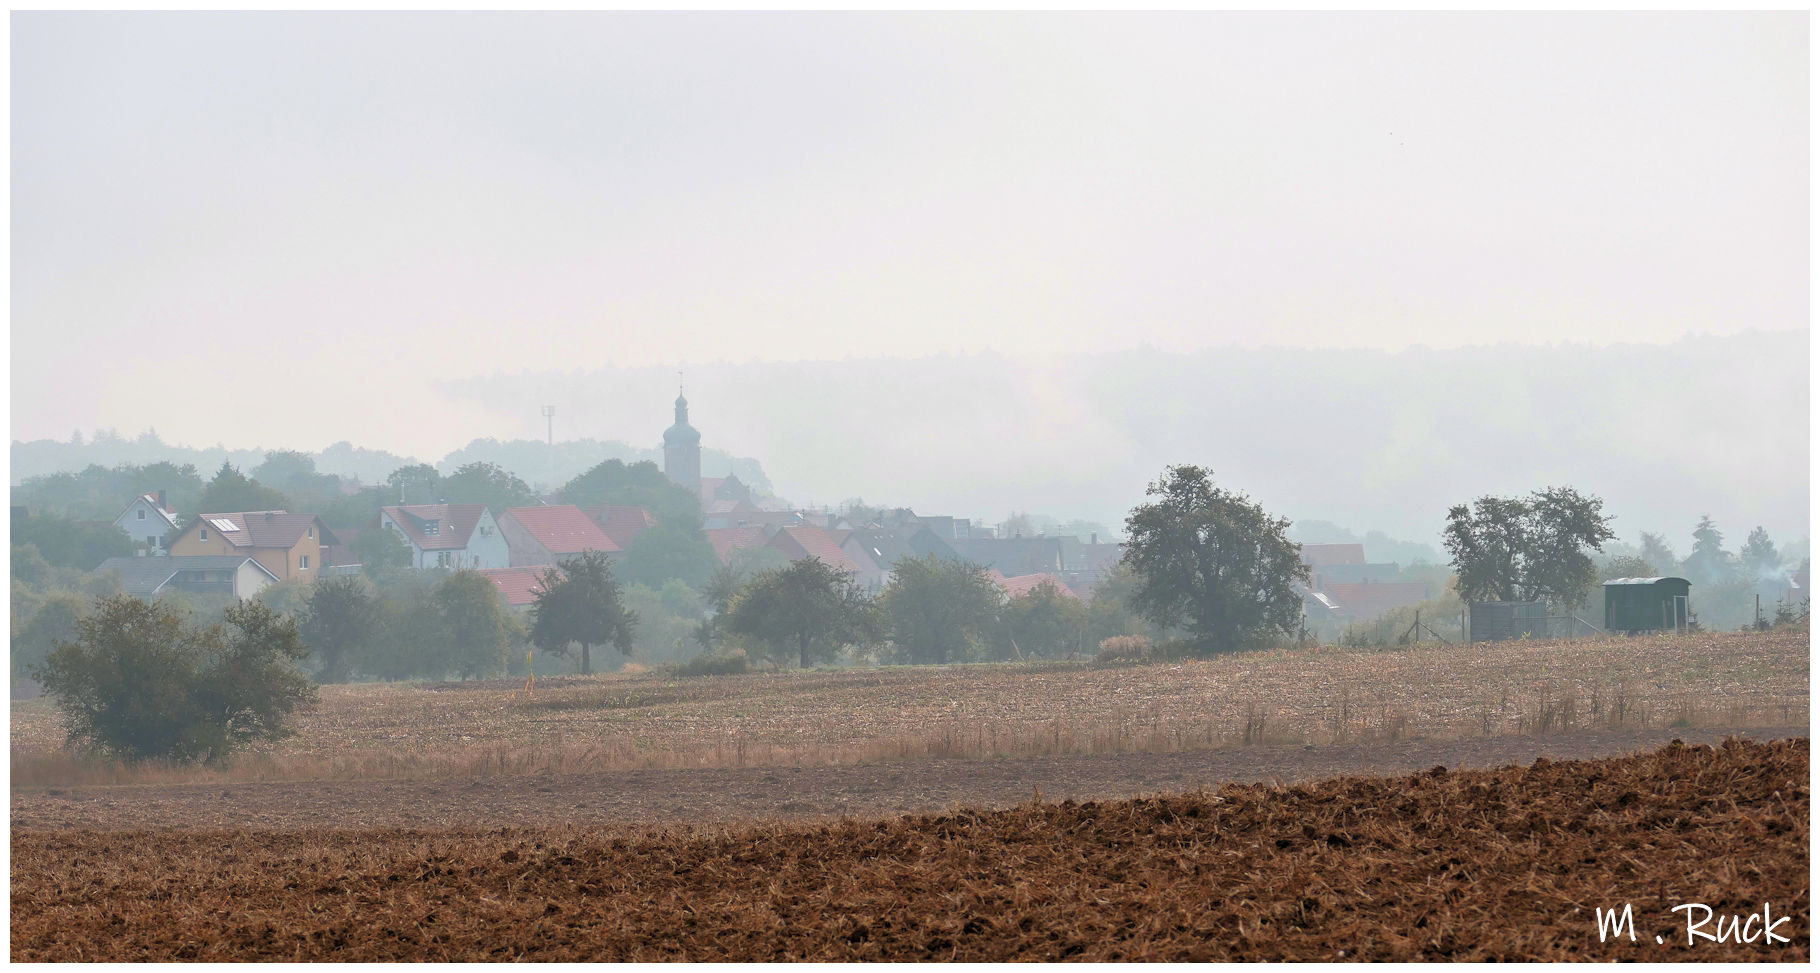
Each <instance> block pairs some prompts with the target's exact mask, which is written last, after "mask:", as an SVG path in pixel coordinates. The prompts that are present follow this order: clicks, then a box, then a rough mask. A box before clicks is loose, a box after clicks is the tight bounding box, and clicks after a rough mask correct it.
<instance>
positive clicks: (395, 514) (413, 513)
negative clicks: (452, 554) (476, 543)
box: [379, 503, 487, 551]
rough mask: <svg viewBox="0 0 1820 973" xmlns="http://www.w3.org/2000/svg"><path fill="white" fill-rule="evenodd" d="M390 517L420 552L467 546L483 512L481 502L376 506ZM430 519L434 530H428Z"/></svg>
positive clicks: (459, 548) (456, 549)
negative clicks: (431, 531)
mask: <svg viewBox="0 0 1820 973" xmlns="http://www.w3.org/2000/svg"><path fill="white" fill-rule="evenodd" d="M379 509H380V510H382V511H384V512H385V515H386V516H387V517H390V518H392V520H393V522H394V523H396V524H397V525H398V529H399V530H400V531H402V532H403V533H404V536H405V539H406V540H407V541H409V542H410V543H411V544H413V545H415V546H416V547H417V549H418V550H420V551H458V550H462V549H465V548H466V547H467V546H468V541H469V540H470V539H471V538H472V537H473V536H474V528H475V527H478V526H480V519H481V517H483V516H484V515H485V514H486V512H487V505H486V504H484V503H417V504H407V505H405V506H401V507H380V508H379ZM432 522H434V523H435V525H436V533H434V534H432V533H429V526H430V524H431V523H432Z"/></svg>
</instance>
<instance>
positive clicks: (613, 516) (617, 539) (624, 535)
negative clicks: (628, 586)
mask: <svg viewBox="0 0 1820 973" xmlns="http://www.w3.org/2000/svg"><path fill="white" fill-rule="evenodd" d="M582 513H585V514H587V515H588V519H590V520H592V521H594V523H595V524H597V525H598V526H599V527H600V532H601V533H603V534H605V535H607V536H608V537H611V538H612V539H613V543H615V544H618V545H619V549H620V550H622V551H623V550H625V549H626V548H627V547H629V546H631V544H632V539H633V538H634V537H637V536H638V535H639V534H642V533H644V532H645V531H646V530H648V529H649V528H652V527H656V526H657V518H656V517H654V516H652V515H651V511H649V510H646V509H645V508H643V507H610V506H609V507H583V508H582Z"/></svg>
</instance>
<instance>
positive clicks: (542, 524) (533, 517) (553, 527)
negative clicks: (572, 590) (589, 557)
mask: <svg viewBox="0 0 1820 973" xmlns="http://www.w3.org/2000/svg"><path fill="white" fill-rule="evenodd" d="M500 516H501V517H510V518H512V519H513V520H515V521H517V522H518V526H520V527H523V528H524V531H525V533H527V534H529V535H531V539H532V540H535V541H536V542H537V543H539V544H542V545H543V546H544V549H545V550H547V551H549V552H550V553H551V554H580V553H581V552H583V551H604V552H607V553H612V552H614V551H617V550H619V545H618V544H615V543H613V538H611V537H608V536H607V535H606V534H605V533H604V532H603V531H602V530H601V529H600V526H599V525H598V524H596V523H594V521H593V520H592V519H591V518H589V516H588V515H587V514H585V513H582V512H581V508H580V507H577V506H575V505H573V504H566V503H565V504H556V505H553V506H548V507H513V508H511V509H510V510H507V511H506V512H505V513H503V514H501V515H500Z"/></svg>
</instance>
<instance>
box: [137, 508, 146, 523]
mask: <svg viewBox="0 0 1820 973" xmlns="http://www.w3.org/2000/svg"><path fill="white" fill-rule="evenodd" d="M138 513H139V519H140V520H144V519H145V508H144V507H140V508H139V510H138Z"/></svg>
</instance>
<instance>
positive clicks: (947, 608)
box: [879, 554, 1005, 665]
mask: <svg viewBox="0 0 1820 973" xmlns="http://www.w3.org/2000/svg"><path fill="white" fill-rule="evenodd" d="M1004 600H1005V592H1004V589H1002V588H1000V587H999V586H998V585H997V584H995V583H994V582H993V580H992V579H991V578H990V577H987V575H986V569H985V568H983V567H981V566H980V565H978V564H973V563H971V562H967V561H951V560H945V559H943V558H941V557H940V556H938V555H935V554H930V555H928V556H926V557H907V558H903V559H901V560H899V561H898V562H897V564H896V565H895V566H894V567H892V569H891V583H890V584H889V585H886V586H885V591H884V593H883V594H882V595H880V596H879V603H880V605H881V606H882V607H883V609H884V615H885V624H886V627H887V629H888V630H889V632H890V635H891V640H892V641H893V642H895V643H896V644H897V646H898V648H899V650H901V651H902V652H904V653H905V654H906V655H907V656H908V657H909V661H911V662H913V663H918V664H932V665H942V664H944V663H947V662H948V661H949V659H950V656H951V655H959V656H962V657H971V656H974V655H977V654H978V650H979V646H980V645H981V644H982V643H983V642H984V641H985V640H986V639H987V638H988V637H989V636H990V634H991V633H992V631H993V629H994V628H995V627H996V626H997V625H998V621H999V616H998V612H999V606H1000V605H1001V604H1003V602H1004Z"/></svg>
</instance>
